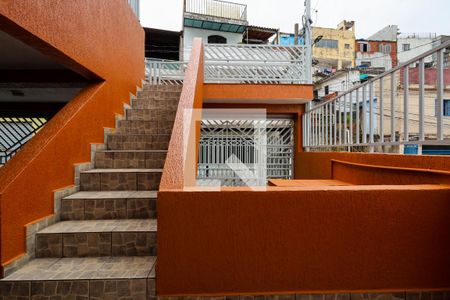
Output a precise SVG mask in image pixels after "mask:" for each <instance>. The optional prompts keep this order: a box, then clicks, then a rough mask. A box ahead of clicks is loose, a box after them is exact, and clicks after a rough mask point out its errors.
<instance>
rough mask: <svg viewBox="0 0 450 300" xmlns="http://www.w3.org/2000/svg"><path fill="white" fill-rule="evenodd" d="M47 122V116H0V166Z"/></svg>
mask: <svg viewBox="0 0 450 300" xmlns="http://www.w3.org/2000/svg"><path fill="white" fill-rule="evenodd" d="M46 123H47V118H3V117H0V166H2V165H4V164H6V162H7V161H8V160H10V159H11V158H12V157H13V156H14V155H15V154H16V153H17V151H19V150H20V148H21V147H22V146H23V145H25V144H26V143H27V142H28V141H29V140H30V139H31V138H32V137H33V136H34V135H35V134H36V132H38V131H39V130H40V129H41V128H42V127H43V126H44V125H45V124H46Z"/></svg>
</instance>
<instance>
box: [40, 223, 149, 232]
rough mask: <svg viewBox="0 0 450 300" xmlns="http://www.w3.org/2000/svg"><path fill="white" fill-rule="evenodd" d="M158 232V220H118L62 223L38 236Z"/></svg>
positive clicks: (46, 229)
mask: <svg viewBox="0 0 450 300" xmlns="http://www.w3.org/2000/svg"><path fill="white" fill-rule="evenodd" d="M156 231H157V221H156V219H122V220H120V219H118V220H82V221H62V222H58V223H56V224H54V225H51V226H49V227H47V228H45V229H43V230H41V231H39V232H38V233H37V234H58V233H91V232H96V233H98V232H156Z"/></svg>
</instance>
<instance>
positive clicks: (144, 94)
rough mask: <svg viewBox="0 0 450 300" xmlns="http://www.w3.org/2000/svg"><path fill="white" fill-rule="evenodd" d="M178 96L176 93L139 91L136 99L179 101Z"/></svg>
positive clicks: (179, 94)
mask: <svg viewBox="0 0 450 300" xmlns="http://www.w3.org/2000/svg"><path fill="white" fill-rule="evenodd" d="M180 96H181V93H180V92H177V91H140V92H138V94H137V99H179V98H180Z"/></svg>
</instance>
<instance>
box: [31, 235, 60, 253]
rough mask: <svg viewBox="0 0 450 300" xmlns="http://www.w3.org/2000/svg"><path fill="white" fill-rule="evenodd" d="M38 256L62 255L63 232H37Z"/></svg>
mask: <svg viewBox="0 0 450 300" xmlns="http://www.w3.org/2000/svg"><path fill="white" fill-rule="evenodd" d="M36 257H37V258H46V257H62V235H61V234H37V235H36Z"/></svg>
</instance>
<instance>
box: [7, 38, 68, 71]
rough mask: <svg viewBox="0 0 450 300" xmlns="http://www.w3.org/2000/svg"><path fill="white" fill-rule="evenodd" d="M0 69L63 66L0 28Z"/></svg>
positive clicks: (60, 67) (34, 68) (62, 67)
mask: <svg viewBox="0 0 450 300" xmlns="http://www.w3.org/2000/svg"><path fill="white" fill-rule="evenodd" d="M0 45H1V47H0V69H1V70H39V69H64V66H62V65H60V64H58V63H56V62H54V61H52V60H51V59H50V58H48V57H47V56H45V55H44V54H42V53H40V52H39V51H37V50H35V49H33V48H31V47H30V46H28V45H27V44H25V43H23V42H21V41H20V40H18V39H16V38H14V37H12V36H10V35H9V34H7V33H5V32H4V31H1V30H0Z"/></svg>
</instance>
